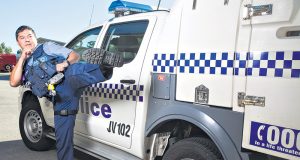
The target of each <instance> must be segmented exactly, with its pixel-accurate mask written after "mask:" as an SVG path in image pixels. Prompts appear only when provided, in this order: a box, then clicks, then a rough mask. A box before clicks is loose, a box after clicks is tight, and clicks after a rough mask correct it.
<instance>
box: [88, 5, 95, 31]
mask: <svg viewBox="0 0 300 160" xmlns="http://www.w3.org/2000/svg"><path fill="white" fill-rule="evenodd" d="M93 14H94V3H93V8H92V13H91V17H90V24H89V26H90V25H91V23H92V18H93Z"/></svg>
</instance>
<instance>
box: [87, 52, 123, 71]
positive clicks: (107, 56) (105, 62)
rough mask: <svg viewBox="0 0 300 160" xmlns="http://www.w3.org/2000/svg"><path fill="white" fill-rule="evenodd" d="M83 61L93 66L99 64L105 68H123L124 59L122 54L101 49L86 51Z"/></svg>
mask: <svg viewBox="0 0 300 160" xmlns="http://www.w3.org/2000/svg"><path fill="white" fill-rule="evenodd" d="M82 59H83V60H85V61H86V62H88V63H91V64H99V65H102V66H105V67H122V66H123V64H124V60H123V57H122V56H121V55H120V54H117V53H113V52H109V51H105V50H103V49H100V48H91V49H88V50H85V51H84V52H83V54H82Z"/></svg>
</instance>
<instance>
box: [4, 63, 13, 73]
mask: <svg viewBox="0 0 300 160" xmlns="http://www.w3.org/2000/svg"><path fill="white" fill-rule="evenodd" d="M4 68H5V71H7V72H10V71H11V70H12V66H11V65H10V64H7V65H5V66H4Z"/></svg>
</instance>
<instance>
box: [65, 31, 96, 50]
mask: <svg viewBox="0 0 300 160" xmlns="http://www.w3.org/2000/svg"><path fill="white" fill-rule="evenodd" d="M101 28H102V27H97V28H93V29H90V30H88V31H85V32H83V33H81V34H80V35H78V36H77V37H76V38H75V39H73V40H72V41H71V42H70V43H69V44H68V45H67V46H66V47H67V48H70V49H72V50H74V51H75V52H76V53H78V54H80V55H81V54H82V53H83V51H85V50H86V49H89V48H93V47H94V45H95V43H96V40H97V37H98V35H99V33H100V31H101Z"/></svg>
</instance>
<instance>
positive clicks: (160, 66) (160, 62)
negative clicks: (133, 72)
mask: <svg viewBox="0 0 300 160" xmlns="http://www.w3.org/2000/svg"><path fill="white" fill-rule="evenodd" d="M176 63H177V60H176V59H175V54H154V59H153V61H152V66H153V72H167V73H175V68H176V66H177V64H176Z"/></svg>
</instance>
